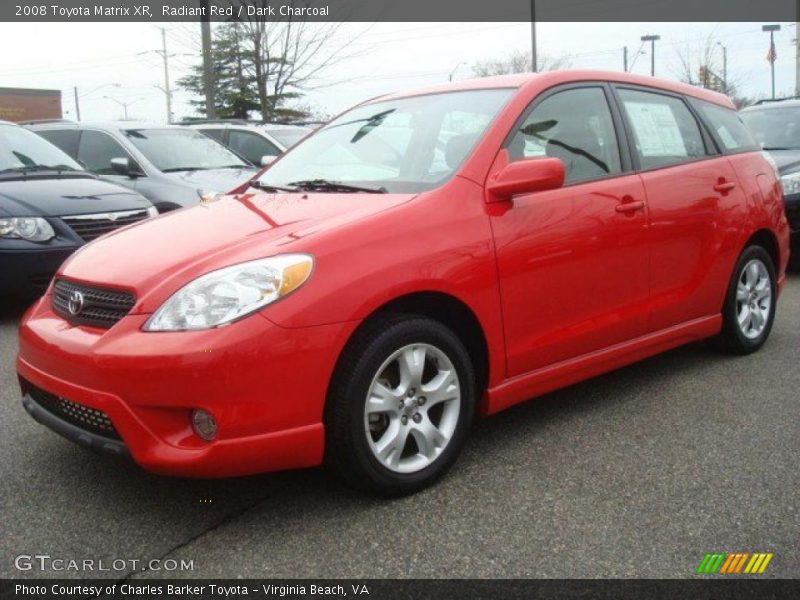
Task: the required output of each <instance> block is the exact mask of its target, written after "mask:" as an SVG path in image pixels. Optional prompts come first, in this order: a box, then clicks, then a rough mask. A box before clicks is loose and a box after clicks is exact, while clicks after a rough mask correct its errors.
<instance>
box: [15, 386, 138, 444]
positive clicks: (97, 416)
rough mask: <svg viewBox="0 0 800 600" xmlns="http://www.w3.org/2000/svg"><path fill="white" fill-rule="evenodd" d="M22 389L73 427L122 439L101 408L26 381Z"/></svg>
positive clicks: (114, 438)
mask: <svg viewBox="0 0 800 600" xmlns="http://www.w3.org/2000/svg"><path fill="white" fill-rule="evenodd" d="M23 390H24V391H25V392H26V393H28V394H30V395H31V397H32V398H33V399H34V400H35V401H36V403H37V404H39V405H40V406H41V407H42V408H44V409H45V410H46V411H47V412H49V413H51V414H53V415H55V416H57V417H58V418H60V419H62V420H64V421H66V422H67V423H70V424H71V425H74V426H75V427H79V428H81V429H83V430H84V431H88V432H89V433H94V434H96V435H102V436H103V437H107V438H110V439H113V440H121V439H122V438H120V436H119V434H118V433H117V429H116V428H115V427H114V424H113V423H112V422H111V419H110V418H109V417H108V415H107V414H106V413H104V412H103V411H102V410H97V409H96V408H89V407H88V406H84V405H83V404H78V403H77V402H72V401H71V400H67V399H66V398H61V397H60V396H56V395H55V394H51V393H50V392H46V391H44V390H42V389H40V388H37V387H36V386H34V385H33V384H31V383H29V382H27V381H25V382H24V383H23Z"/></svg>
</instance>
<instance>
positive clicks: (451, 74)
mask: <svg viewBox="0 0 800 600" xmlns="http://www.w3.org/2000/svg"><path fill="white" fill-rule="evenodd" d="M465 64H467V63H465V62H463V61H462V62H460V63H458V64H457V65H456V66H455V67H453V70H452V71H450V75H448V76H447V81H453V75H455V74H456V71H458V67H460V66H461V65H465Z"/></svg>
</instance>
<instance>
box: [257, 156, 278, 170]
mask: <svg viewBox="0 0 800 600" xmlns="http://www.w3.org/2000/svg"><path fill="white" fill-rule="evenodd" d="M277 158H278V157H277V156H270V155H269V154H265V155H264V156H262V157H261V166H262V167H268V166H270V165H271V164H272V163H274V162H275V160H276V159H277Z"/></svg>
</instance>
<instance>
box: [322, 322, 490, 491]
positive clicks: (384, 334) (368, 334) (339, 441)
mask: <svg viewBox="0 0 800 600" xmlns="http://www.w3.org/2000/svg"><path fill="white" fill-rule="evenodd" d="M474 381H475V377H474V372H473V368H472V364H471V361H470V357H469V355H468V353H467V351H466V349H465V348H464V345H463V344H462V343H461V341H460V340H459V338H458V337H457V336H456V335H455V334H454V333H453V332H452V331H450V330H449V329H448V328H447V327H445V326H444V325H442V324H441V323H439V322H437V321H434V320H432V319H428V318H425V317H416V316H407V315H404V316H392V317H385V318H379V319H377V320H375V321H373V322H372V323H370V324H369V325H368V326H367V327H365V328H364V329H363V330H362V331H360V332H358V333H357V334H356V337H355V338H354V340H353V341H352V342H351V343H350V344H349V345H348V347H347V349H346V350H345V353H344V355H343V356H342V359H341V361H340V364H339V365H338V367H337V371H336V374H335V375H334V378H333V381H332V384H331V390H330V392H329V399H328V407H327V411H326V435H327V440H326V460H327V462H328V463H329V464H331V465H332V466H333V467H334V468H335V469H336V470H337V471H338V472H339V473H340V474H341V475H342V476H343V477H344V478H345V479H346V480H347V481H348V482H349V483H351V484H352V485H354V486H356V487H359V488H362V489H366V490H369V491H372V492H376V493H380V494H386V495H402V494H408V493H412V492H414V491H417V490H419V489H421V488H422V487H425V486H427V485H429V484H430V483H432V482H433V481H435V480H436V479H437V478H439V477H441V476H442V475H443V474H444V473H445V471H447V469H448V468H449V467H450V466H451V465H452V463H453V462H454V461H455V459H456V457H457V455H458V453H459V451H460V449H461V446H462V445H463V442H464V438H465V437H466V433H467V430H468V428H469V425H470V422H471V420H472V414H473V412H474V406H475V383H474Z"/></svg>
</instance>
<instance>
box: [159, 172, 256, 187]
mask: <svg viewBox="0 0 800 600" xmlns="http://www.w3.org/2000/svg"><path fill="white" fill-rule="evenodd" d="M257 172H258V169H256V168H255V167H252V168H251V167H243V168H241V169H207V170H201V171H177V172H175V173H164V175H165V176H166V177H169V178H170V179H173V180H175V181H178V182H180V183H183V184H185V185H191V186H194V187H196V188H202V189H203V190H205V191H206V192H222V193H227V192H230V191H231V190H233V189H235V188H237V187H239V186H240V185H241V184H243V183H244V182H245V181H247V180H248V179H250V178H252V177H253V175H255V174H256V173H257Z"/></svg>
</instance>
